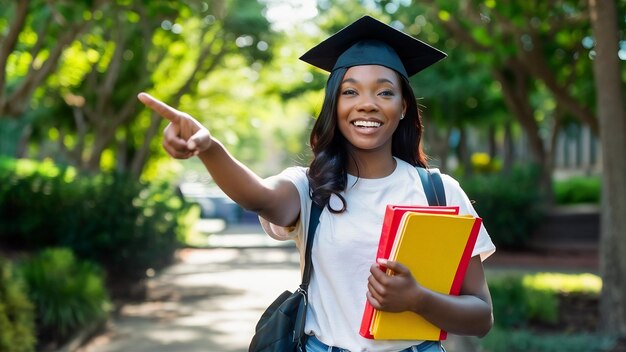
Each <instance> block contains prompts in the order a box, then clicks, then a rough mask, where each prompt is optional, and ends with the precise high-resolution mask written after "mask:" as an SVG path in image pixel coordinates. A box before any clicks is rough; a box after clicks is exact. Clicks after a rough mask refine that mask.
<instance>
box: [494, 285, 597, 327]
mask: <svg viewBox="0 0 626 352" xmlns="http://www.w3.org/2000/svg"><path fill="white" fill-rule="evenodd" d="M601 287H602V280H601V279H600V277H598V276H596V275H593V274H563V273H536V274H527V275H519V274H505V275H504V276H496V277H494V278H492V279H490V280H489V291H490V292H491V297H492V300H493V315H494V322H495V325H496V326H497V327H499V328H503V329H512V328H524V327H527V326H528V323H529V322H531V321H535V322H540V323H542V324H548V325H551V324H555V323H557V322H558V319H559V305H558V296H559V295H560V294H593V295H596V296H597V295H599V294H600V289H601Z"/></svg>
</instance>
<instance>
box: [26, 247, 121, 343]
mask: <svg viewBox="0 0 626 352" xmlns="http://www.w3.org/2000/svg"><path fill="white" fill-rule="evenodd" d="M21 272H22V275H23V277H24V279H25V280H26V283H27V285H28V288H29V295H30V297H31V299H32V300H33V302H34V303H35V305H36V307H37V312H38V314H37V317H38V324H39V329H40V331H41V332H42V333H43V334H44V335H47V334H49V335H50V336H52V337H53V339H54V340H55V341H60V340H63V339H64V338H67V337H68V335H69V334H70V333H71V332H73V331H76V330H77V329H79V328H80V327H83V326H86V325H87V324H88V323H90V322H94V321H98V320H100V319H103V318H105V317H106V315H107V314H108V312H109V310H110V303H109V299H108V297H107V292H106V290H105V286H104V278H103V273H102V271H101V270H100V269H99V268H98V267H97V266H96V265H94V264H92V263H89V262H85V261H79V260H76V258H75V257H74V254H73V253H72V251H71V250H69V249H66V248H49V249H46V250H44V251H42V252H41V253H39V254H38V255H37V256H35V257H34V258H32V259H30V260H28V261H26V262H25V263H23V264H22V266H21Z"/></svg>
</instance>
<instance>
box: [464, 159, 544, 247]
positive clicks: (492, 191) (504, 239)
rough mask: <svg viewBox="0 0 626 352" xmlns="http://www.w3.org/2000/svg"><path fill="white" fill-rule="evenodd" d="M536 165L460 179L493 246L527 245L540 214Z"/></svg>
mask: <svg viewBox="0 0 626 352" xmlns="http://www.w3.org/2000/svg"><path fill="white" fill-rule="evenodd" d="M538 176H539V173H538V169H536V168H533V167H517V168H514V169H513V170H512V171H511V172H510V173H508V174H503V173H500V174H478V175H474V176H472V177H471V178H464V179H462V180H461V185H462V186H463V189H464V190H465V192H466V193H467V195H468V196H469V198H470V199H471V200H472V201H474V207H475V208H476V210H477V211H478V214H480V216H481V217H482V218H483V220H484V223H485V226H486V228H487V230H488V231H489V234H490V235H491V239H492V240H493V242H494V243H495V244H496V246H501V247H502V248H520V247H523V246H525V245H526V242H527V240H528V239H529V237H530V234H531V233H532V231H533V229H534V228H535V227H536V226H537V225H538V224H539V222H540V220H541V218H542V216H543V208H542V196H541V194H540V191H539V189H538V186H537V184H538V180H539V178H538Z"/></svg>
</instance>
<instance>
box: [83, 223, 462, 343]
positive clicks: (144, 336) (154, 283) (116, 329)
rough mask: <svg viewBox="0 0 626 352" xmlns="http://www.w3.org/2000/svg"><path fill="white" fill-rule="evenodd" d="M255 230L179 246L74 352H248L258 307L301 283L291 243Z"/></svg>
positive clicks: (455, 339) (456, 338)
mask: <svg viewBox="0 0 626 352" xmlns="http://www.w3.org/2000/svg"><path fill="white" fill-rule="evenodd" d="M253 230H254V231H240V232H241V233H239V234H237V233H232V231H229V232H230V233H228V234H224V235H213V236H216V237H214V238H213V239H212V241H213V242H212V243H211V245H212V246H213V248H208V249H183V250H181V251H179V253H178V255H177V261H176V263H174V264H173V265H172V266H170V267H168V268H166V269H165V270H163V271H162V272H160V273H157V275H155V276H154V277H153V278H151V279H149V281H148V283H147V285H148V293H147V297H146V299H145V300H144V301H142V302H130V303H127V304H125V305H124V306H122V307H121V309H120V310H119V313H118V314H116V316H114V317H113V318H112V319H111V320H110V321H109V322H108V323H107V327H106V329H105V330H104V331H103V332H101V333H100V334H99V335H97V336H95V337H94V338H92V339H91V340H90V341H89V342H88V343H87V344H85V345H84V346H82V347H80V348H79V349H78V350H76V352H121V351H133V352H176V351H184V352H196V351H197V352H200V351H203V352H244V351H247V347H248V343H249V341H250V338H251V336H252V334H253V331H254V326H255V324H256V321H257V320H258V318H259V316H260V315H261V313H262V312H263V310H264V309H265V308H266V307H267V305H269V303H271V302H272V300H273V299H274V298H275V297H276V296H277V295H278V294H279V293H280V292H282V291H283V290H285V289H289V290H292V289H294V288H295V287H297V285H298V284H299V281H300V274H299V264H298V254H297V252H296V249H295V247H293V245H290V243H281V242H277V241H274V240H271V239H269V238H268V237H267V236H265V235H263V234H260V233H258V231H256V229H253ZM217 236H223V237H217ZM466 342H467V341H466V340H465V339H460V338H458V337H455V336H452V337H451V338H449V341H448V342H447V343H446V344H445V346H446V349H447V350H448V352H469V351H471V348H470V347H469V346H467V345H464V344H465V343H466Z"/></svg>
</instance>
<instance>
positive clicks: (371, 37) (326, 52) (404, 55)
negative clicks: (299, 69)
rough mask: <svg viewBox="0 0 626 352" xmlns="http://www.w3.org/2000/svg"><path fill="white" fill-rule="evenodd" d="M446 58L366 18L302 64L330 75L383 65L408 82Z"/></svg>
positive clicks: (304, 57)
mask: <svg viewBox="0 0 626 352" xmlns="http://www.w3.org/2000/svg"><path fill="white" fill-rule="evenodd" d="M446 56H447V55H446V54H445V53H444V52H443V51H441V50H439V49H436V48H434V47H432V46H430V45H428V44H426V43H424V42H422V41H420V40H418V39H415V38H413V37H411V36H409V35H407V34H405V33H403V32H401V31H399V30H397V29H395V28H393V27H390V26H388V25H386V24H385V23H383V22H380V21H378V20H376V19H374V18H373V17H370V16H363V17H361V18H360V19H358V20H357V21H355V22H353V23H352V24H350V25H348V26H347V27H345V28H343V29H342V30H340V31H339V32H337V33H335V34H334V35H332V36H331V37H329V38H327V39H326V40H324V41H323V42H321V43H319V44H318V45H317V46H315V47H313V48H312V49H310V50H309V51H307V52H306V53H304V55H302V56H301V57H300V60H302V61H305V62H307V63H309V64H311V65H313V66H316V67H319V68H321V69H322V70H325V71H328V72H332V71H334V70H336V69H338V68H348V67H352V66H358V65H381V66H385V67H388V68H390V69H393V70H395V71H397V72H398V73H400V74H401V75H403V76H404V77H406V78H409V77H410V76H412V75H414V74H416V73H418V72H419V71H421V70H423V69H425V68H426V67H428V66H430V65H432V64H434V63H435V62H437V61H439V60H441V59H443V58H445V57H446Z"/></svg>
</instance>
